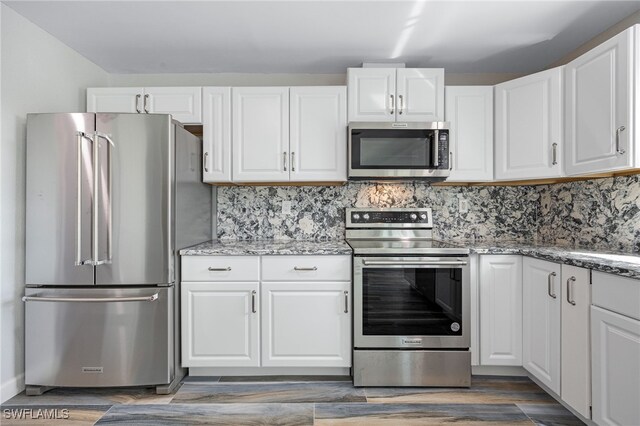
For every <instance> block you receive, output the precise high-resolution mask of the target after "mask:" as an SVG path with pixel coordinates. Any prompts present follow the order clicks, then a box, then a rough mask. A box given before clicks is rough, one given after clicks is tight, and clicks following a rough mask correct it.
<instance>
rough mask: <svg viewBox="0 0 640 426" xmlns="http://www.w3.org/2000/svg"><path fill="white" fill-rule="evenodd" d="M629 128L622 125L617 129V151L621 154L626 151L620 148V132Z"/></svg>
mask: <svg viewBox="0 0 640 426" xmlns="http://www.w3.org/2000/svg"><path fill="white" fill-rule="evenodd" d="M626 129H627V128H626V127H624V126H620V127H618V128H617V129H616V152H617V153H618V154H620V155H622V154H624V153H625V152H626V151H625V150H624V149H622V148H620V132H623V131H625V130H626Z"/></svg>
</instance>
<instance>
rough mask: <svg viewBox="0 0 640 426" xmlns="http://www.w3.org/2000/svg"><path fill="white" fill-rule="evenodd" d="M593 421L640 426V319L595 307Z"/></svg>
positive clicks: (592, 319)
mask: <svg viewBox="0 0 640 426" xmlns="http://www.w3.org/2000/svg"><path fill="white" fill-rule="evenodd" d="M591 332H592V338H593V341H592V345H591V348H592V354H591V355H592V360H593V364H592V376H593V421H594V422H595V423H596V424H599V425H640V404H639V403H638V401H640V321H638V320H635V319H632V318H629V317H625V316H623V315H619V314H616V313H614V312H611V311H608V310H605V309H601V308H598V307H595V306H592V307H591Z"/></svg>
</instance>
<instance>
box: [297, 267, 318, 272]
mask: <svg viewBox="0 0 640 426" xmlns="http://www.w3.org/2000/svg"><path fill="white" fill-rule="evenodd" d="M293 269H294V270H295V271H317V270H318V267H317V266H312V267H311V268H301V267H299V266H294V267H293Z"/></svg>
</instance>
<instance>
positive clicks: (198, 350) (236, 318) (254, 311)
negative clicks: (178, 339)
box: [181, 282, 260, 367]
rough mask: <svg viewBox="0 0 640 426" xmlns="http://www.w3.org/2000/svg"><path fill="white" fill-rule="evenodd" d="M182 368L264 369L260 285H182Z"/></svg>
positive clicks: (236, 283) (237, 283) (189, 283)
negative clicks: (261, 352) (262, 363)
mask: <svg viewBox="0 0 640 426" xmlns="http://www.w3.org/2000/svg"><path fill="white" fill-rule="evenodd" d="M181 295H182V302H181V306H182V366H183V367H241V366H242V367H248V366H253V367H256V366H259V365H260V335H259V334H258V333H259V330H260V319H259V318H260V314H259V312H260V304H259V300H258V299H259V294H258V283H257V282H251V283H250V282H245V283H243V282H235V283H193V282H183V283H182V293H181Z"/></svg>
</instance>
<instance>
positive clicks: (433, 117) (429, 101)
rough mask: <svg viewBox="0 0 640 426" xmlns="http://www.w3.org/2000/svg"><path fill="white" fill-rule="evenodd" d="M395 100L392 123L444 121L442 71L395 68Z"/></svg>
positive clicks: (440, 69)
mask: <svg viewBox="0 0 640 426" xmlns="http://www.w3.org/2000/svg"><path fill="white" fill-rule="evenodd" d="M396 97H397V99H396V121H422V122H424V121H444V68H398V69H397V70H396Z"/></svg>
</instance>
